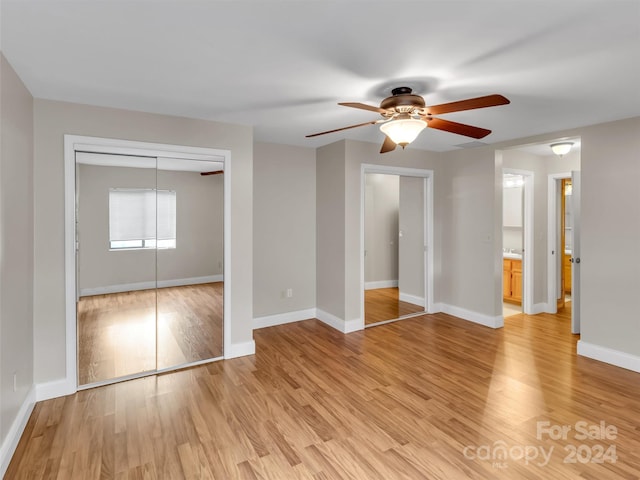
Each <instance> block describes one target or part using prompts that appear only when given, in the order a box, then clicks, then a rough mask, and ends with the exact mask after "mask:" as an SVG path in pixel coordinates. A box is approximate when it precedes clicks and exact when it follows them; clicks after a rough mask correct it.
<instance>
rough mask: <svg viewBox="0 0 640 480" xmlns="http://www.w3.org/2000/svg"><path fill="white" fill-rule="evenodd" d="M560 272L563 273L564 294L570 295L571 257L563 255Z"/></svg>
mask: <svg viewBox="0 0 640 480" xmlns="http://www.w3.org/2000/svg"><path fill="white" fill-rule="evenodd" d="M562 270H563V272H564V275H563V282H564V284H563V285H564V292H565V293H571V255H567V254H566V253H565V254H564V257H563V259H562Z"/></svg>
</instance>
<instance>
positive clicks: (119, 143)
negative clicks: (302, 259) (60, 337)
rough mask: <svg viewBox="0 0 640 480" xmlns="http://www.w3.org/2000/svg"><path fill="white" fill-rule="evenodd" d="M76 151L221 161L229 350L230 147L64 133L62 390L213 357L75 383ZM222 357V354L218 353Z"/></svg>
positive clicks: (225, 331)
mask: <svg viewBox="0 0 640 480" xmlns="http://www.w3.org/2000/svg"><path fill="white" fill-rule="evenodd" d="M76 151H83V152H93V153H115V154H121V155H140V156H152V157H170V158H183V159H185V160H201V161H216V162H223V163H224V175H223V177H224V180H223V182H224V213H223V216H224V221H223V224H224V227H223V228H224V233H223V236H224V240H223V241H224V247H223V250H224V254H223V258H224V262H223V263H224V265H223V276H224V277H223V278H224V282H225V288H224V293H223V301H224V308H223V336H224V339H223V349H224V350H223V355H224V354H225V353H226V352H229V351H231V327H230V325H231V282H230V274H231V151H229V150H222V149H215V148H207V147H192V146H186V145H170V144H162V143H150V142H140V141H132V140H120V139H113V138H101V137H90V136H82V135H65V136H64V212H65V215H64V216H65V221H64V229H65V240H64V252H65V255H64V257H65V260H64V261H65V319H66V320H65V324H66V325H65V326H66V331H65V340H66V352H65V356H66V358H65V362H66V376H65V380H64V383H65V385H66V388H65V390H66V391H67V392H68V393H75V392H76V391H78V390H81V389H84V388H92V387H95V386H99V385H106V384H109V383H114V381H116V382H120V381H124V380H131V379H133V378H140V377H146V376H149V375H156V374H158V373H163V372H167V371H171V370H176V369H181V368H185V367H187V366H193V365H199V364H203V363H208V362H211V361H215V360H218V359H219V358H214V359H207V360H202V361H198V362H193V363H189V364H183V365H179V366H176V367H169V368H165V369H162V370H158V369H156V370H151V371H148V372H141V373H138V374H133V375H127V376H124V377H118V378H117V379H116V380H109V381H104V382H96V383H92V384H90V385H88V386H86V385H83V386H80V387H79V385H78V343H77V342H78V337H77V335H78V333H77V309H76V295H77V277H76V273H77V263H76ZM220 358H223V357H220Z"/></svg>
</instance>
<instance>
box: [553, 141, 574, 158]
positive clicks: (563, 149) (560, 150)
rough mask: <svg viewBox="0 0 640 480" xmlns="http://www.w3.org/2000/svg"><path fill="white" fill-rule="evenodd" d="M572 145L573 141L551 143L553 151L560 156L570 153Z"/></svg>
mask: <svg viewBox="0 0 640 480" xmlns="http://www.w3.org/2000/svg"><path fill="white" fill-rule="evenodd" d="M572 146H573V142H558V143H552V144H551V145H550V147H551V150H552V151H553V153H555V154H556V155H558V156H559V157H561V156H563V155H566V154H567V153H569V151H570V150H571V147H572Z"/></svg>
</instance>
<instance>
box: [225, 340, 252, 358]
mask: <svg viewBox="0 0 640 480" xmlns="http://www.w3.org/2000/svg"><path fill="white" fill-rule="evenodd" d="M255 353H256V342H255V341H253V340H251V341H250V342H243V343H232V344H231V346H230V347H229V348H225V351H224V358H225V360H229V359H232V358H238V357H245V356H247V355H254V354H255Z"/></svg>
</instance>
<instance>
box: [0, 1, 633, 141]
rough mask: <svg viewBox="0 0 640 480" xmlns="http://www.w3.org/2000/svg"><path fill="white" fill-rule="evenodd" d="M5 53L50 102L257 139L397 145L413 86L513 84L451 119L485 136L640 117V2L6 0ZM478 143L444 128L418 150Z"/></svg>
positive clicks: (438, 94)
mask: <svg viewBox="0 0 640 480" xmlns="http://www.w3.org/2000/svg"><path fill="white" fill-rule="evenodd" d="M1 21H2V25H1V26H2V32H1V34H2V35H1V46H2V50H3V53H4V54H5V56H6V57H7V59H8V60H9V62H10V63H11V64H12V65H13V67H14V68H15V70H16V71H17V72H18V75H19V76H20V77H21V78H22V80H23V81H24V82H25V84H26V85H27V87H28V88H29V90H30V91H31V93H32V94H33V95H34V96H35V97H38V98H46V99H55V100H65V101H71V102H79V103H87V104H93V105H104V106H112V107H119V108H126V109H133V110H141V111H147V112H157V113H164V114H171V115H180V116H187V117H194V118H203V119H211V120H219V121H223V122H229V123H239V124H246V125H252V126H254V138H255V140H257V141H266V142H275V143H285V144H293V145H302V146H312V147H316V146H320V145H324V144H327V143H331V142H334V141H337V140H340V139H342V138H351V139H358V140H365V141H372V142H379V143H381V142H382V138H383V136H382V133H380V132H379V130H378V127H377V126H367V127H362V128H357V129H353V130H348V131H344V132H340V133H335V134H329V135H326V136H321V137H317V138H314V139H306V138H305V135H306V134H310V133H316V132H318V131H323V130H328V129H332V128H338V127H342V126H346V125H351V124H356V123H361V122H366V121H368V120H375V119H377V118H379V117H378V116H377V114H375V113H371V112H367V111H362V110H356V109H350V108H347V107H342V106H338V105H336V103H337V102H345V101H355V102H365V103H369V104H372V105H377V104H379V102H380V101H381V100H382V98H384V97H385V96H387V95H389V93H390V90H391V88H393V87H396V86H403V85H406V86H410V87H413V88H414V90H415V91H416V93H419V94H421V95H423V96H424V97H425V100H426V102H427V104H428V105H434V104H439V103H445V102H450V101H455V100H461V99H465V98H469V97H476V96H481V95H487V94H493V93H499V94H502V95H505V96H506V97H507V98H509V99H510V100H511V104H510V105H506V106H501V107H494V108H487V109H480V110H473V111H467V112H459V113H452V114H448V115H446V116H443V118H447V119H449V120H453V121H457V122H462V123H468V124H472V125H477V126H479V127H484V128H489V129H491V130H493V133H492V134H491V135H489V136H488V137H485V138H484V139H483V140H482V141H483V142H484V143H496V142H500V141H505V140H511V139H517V138H523V137H527V136H531V135H537V134H543V133H548V132H554V131H559V130H563V129H568V128H574V127H579V126H583V125H592V124H597V123H600V122H607V121H611V120H617V119H621V118H628V117H633V116H638V115H640V93H639V92H640V89H639V88H638V85H640V1H638V0H624V1H622V0H555V1H545V0H531V1H525V0H510V1H507V0H494V1H460V0H446V1H427V0H422V1H403V0H387V1H368V0H350V1H349V0H342V1H331V0H323V1H320V0H297V1H293V0H292V1H284V0H281V1H271V0H234V1H204V0H200V1H189V0H174V1H162V2H158V1H154V0H120V1H113V0H112V1H106V0H75V1H74V0H67V1H62V0H40V1H35V0H3V3H2V12H1ZM471 140H472V139H469V138H467V137H462V136H459V135H455V134H451V133H447V132H441V131H437V130H433V129H427V130H426V131H424V132H423V133H422V134H421V135H420V137H419V138H418V140H416V141H415V142H414V144H413V145H412V146H411V147H410V148H420V149H425V150H434V151H446V150H452V149H456V148H459V147H456V145H461V144H464V143H467V142H470V141H471Z"/></svg>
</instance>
